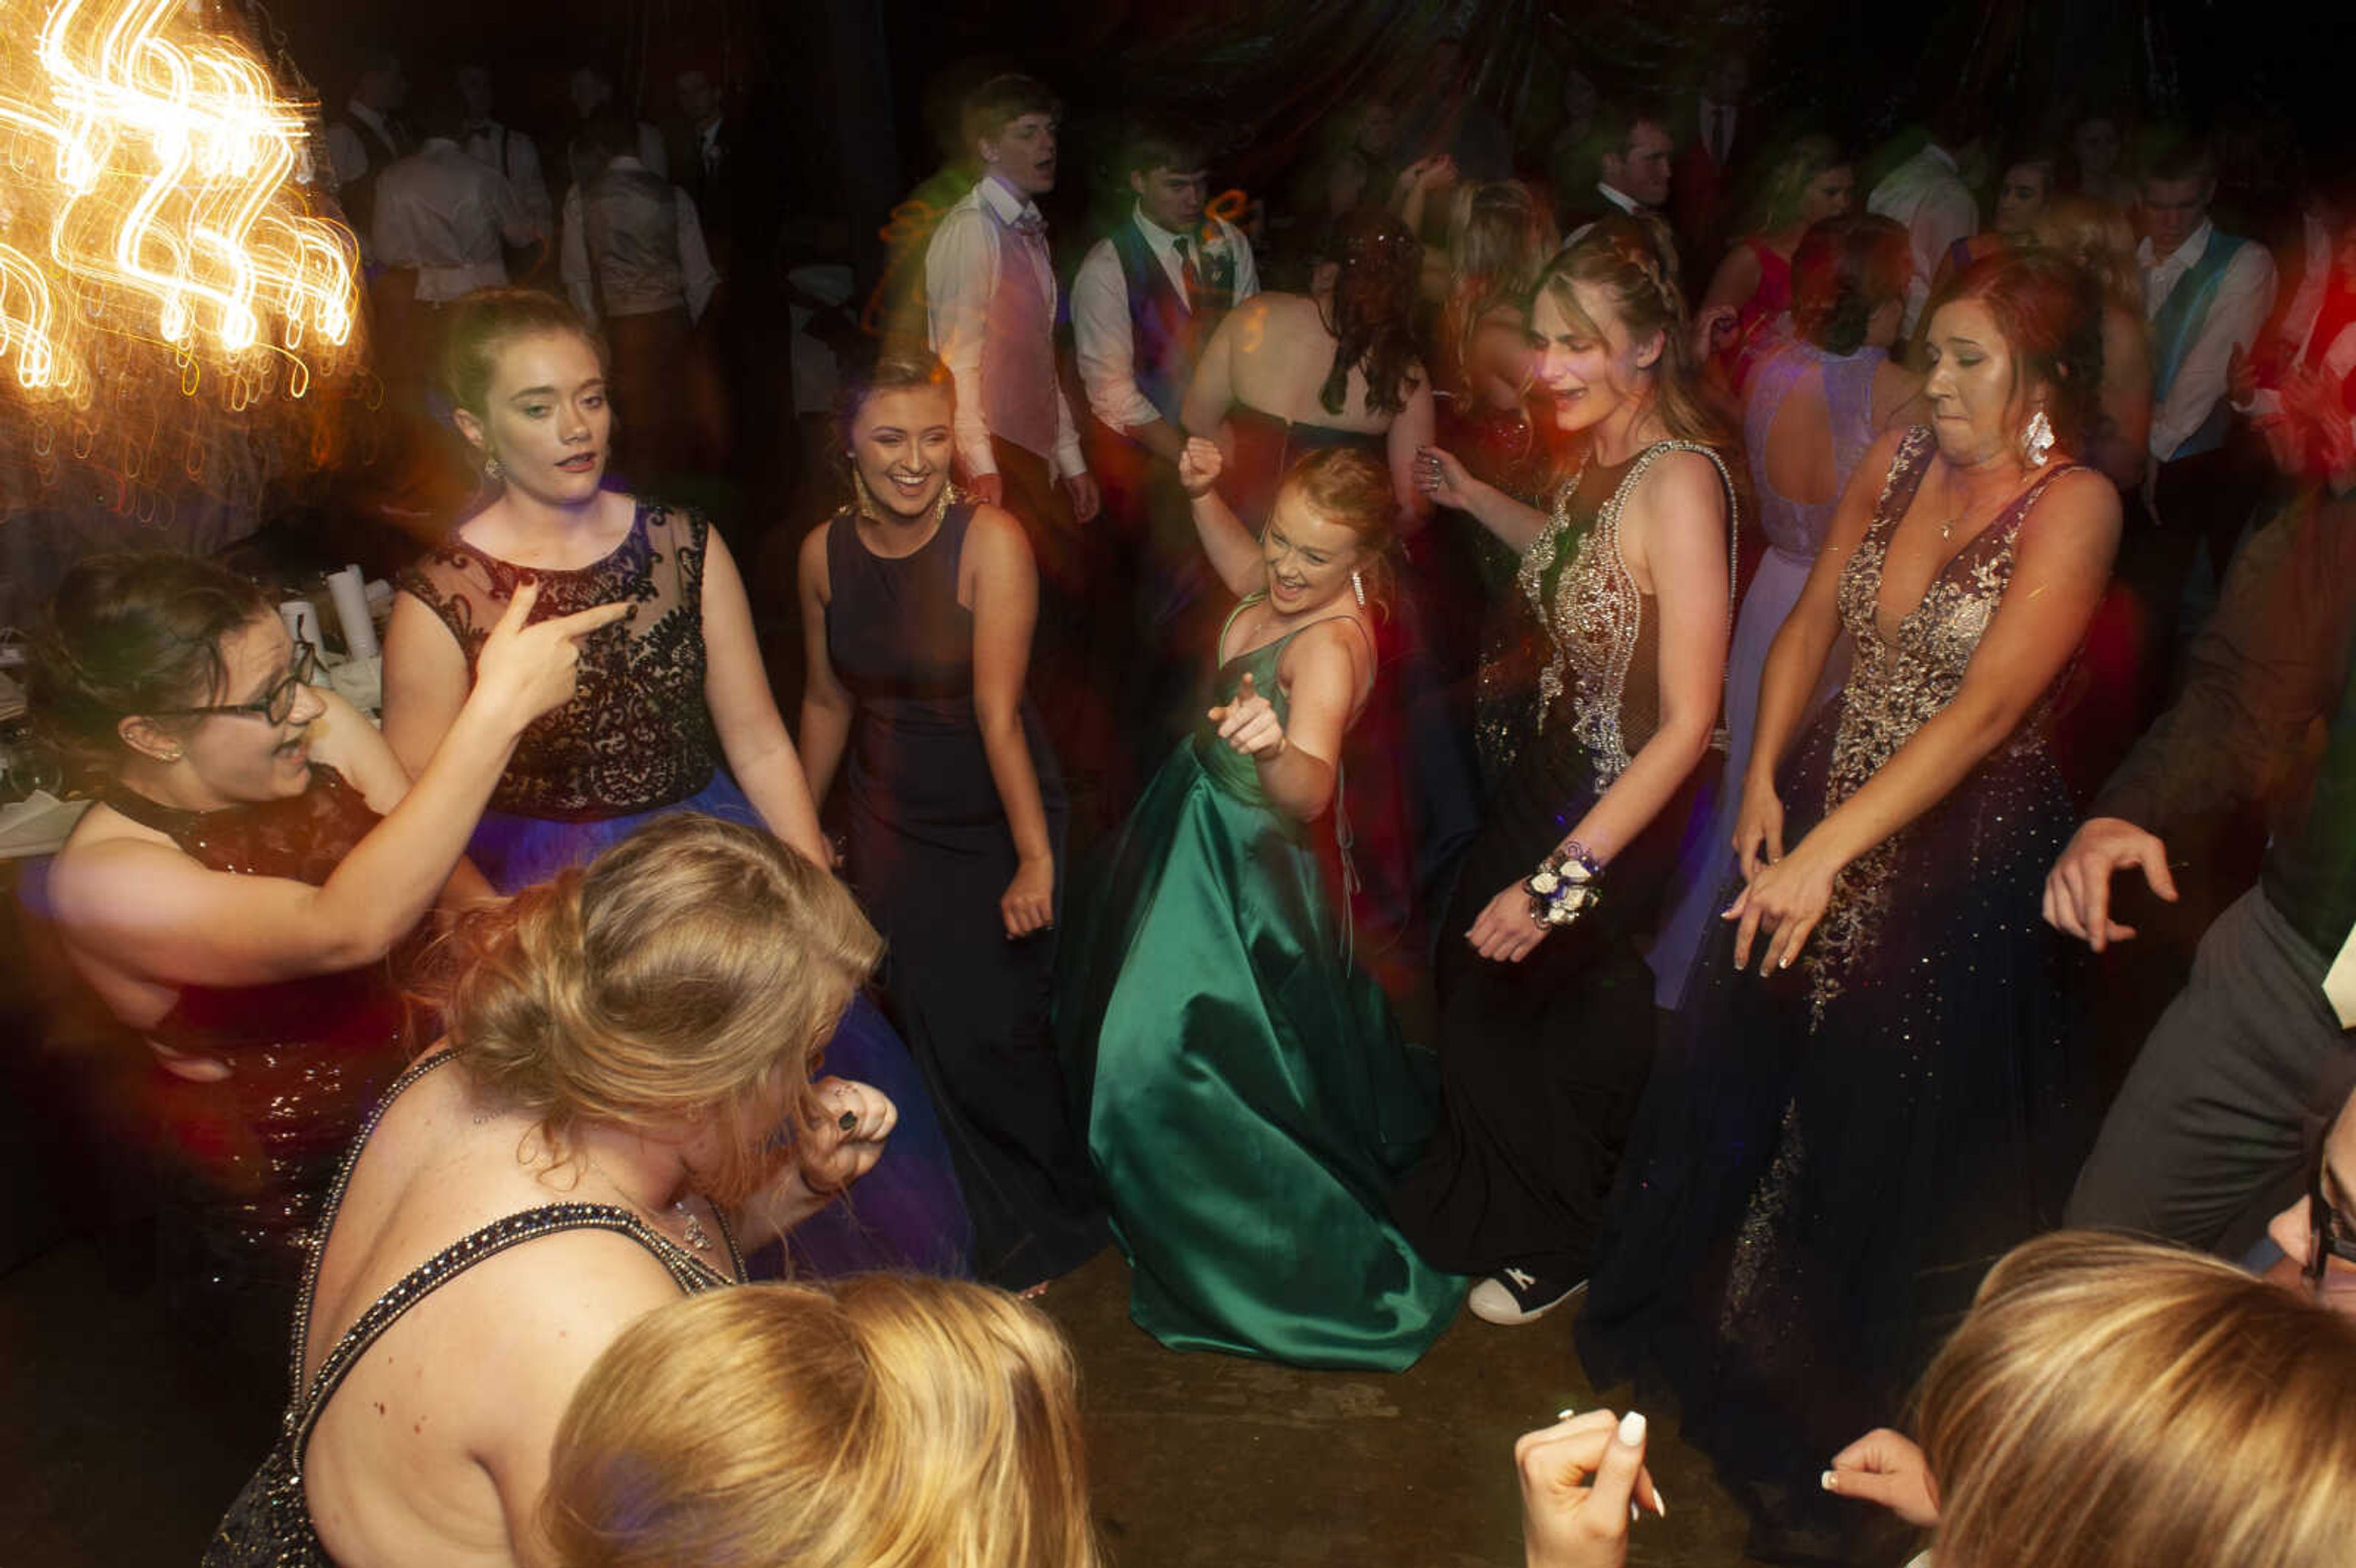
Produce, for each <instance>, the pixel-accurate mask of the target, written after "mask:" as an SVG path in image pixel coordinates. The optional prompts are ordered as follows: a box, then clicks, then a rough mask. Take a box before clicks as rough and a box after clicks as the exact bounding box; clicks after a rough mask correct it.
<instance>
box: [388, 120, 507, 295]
mask: <svg viewBox="0 0 2356 1568" xmlns="http://www.w3.org/2000/svg"><path fill="white" fill-rule="evenodd" d="M369 234H370V241H371V243H370V250H371V251H372V252H373V254H374V256H375V259H376V261H377V262H378V263H379V264H380V265H381V266H386V267H412V268H414V269H416V272H417V297H418V298H419V299H420V300H422V301H423V302H425V303H427V304H446V303H447V302H449V301H451V300H455V299H457V298H459V297H461V296H462V295H465V294H469V293H473V292H474V291H475V290H477V289H496V288H501V287H504V286H505V285H506V283H507V281H508V266H507V257H506V254H505V252H504V251H502V250H501V246H502V245H514V246H517V247H521V246H525V245H529V244H530V243H531V242H532V240H534V239H536V238H537V237H538V231H537V230H536V229H534V228H533V226H532V221H531V215H530V213H528V212H526V211H525V210H524V209H523V203H522V202H520V201H519V200H518V199H517V198H516V193H515V188H514V187H512V186H510V185H509V184H508V182H507V179H506V177H505V176H502V175H500V174H499V172H498V170H496V169H490V168H486V167H484V166H483V165H481V164H479V163H477V162H476V161H475V160H474V159H473V158H470V157H468V156H467V155H466V154H465V153H464V152H463V151H461V150H460V149H459V146H458V144H457V143H455V142H454V141H452V140H451V139H450V138H449V137H447V136H428V137H427V138H426V139H425V144H424V145H423V146H422V147H420V148H419V149H418V150H417V151H416V152H414V153H412V154H411V155H409V156H408V157H405V158H403V159H402V160H401V161H400V162H399V163H397V164H394V165H392V166H391V167H390V168H388V169H386V170H385V171H384V172H383V173H382V174H380V175H379V176H377V177H376V220H375V223H374V225H373V226H372V228H371V229H370V230H369Z"/></svg>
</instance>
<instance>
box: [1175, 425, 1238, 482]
mask: <svg viewBox="0 0 2356 1568" xmlns="http://www.w3.org/2000/svg"><path fill="white" fill-rule="evenodd" d="M1226 465H1227V454H1226V453H1224V452H1221V451H1220V450H1219V443H1217V442H1215V441H1207V440H1205V439H1204V438H1203V437H1202V436H1199V435H1192V436H1188V437H1187V438H1186V444H1185V446H1184V448H1183V450H1181V451H1180V452H1179V453H1178V487H1179V488H1180V489H1182V490H1183V491H1185V492H1186V494H1187V495H1188V496H1207V495H1209V494H1210V493H1211V487H1212V486H1213V485H1216V484H1217V483H1218V482H1219V475H1220V474H1221V473H1222V472H1223V471H1225V469H1226Z"/></svg>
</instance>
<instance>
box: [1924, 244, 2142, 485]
mask: <svg viewBox="0 0 2356 1568" xmlns="http://www.w3.org/2000/svg"><path fill="white" fill-rule="evenodd" d="M1958 300H1977V301H1979V302H1980V303H1981V304H1984V305H1986V306H1987V310H1988V314H1989V315H1992V316H1994V317H1995V318H1996V325H1997V331H1998V332H2001V333H2002V334H2004V341H2005V346H2006V347H2007V349H2008V351H2009V352H2010V354H2011V356H2012V374H2013V390H2014V392H2015V394H2016V395H2026V394H2027V393H2028V391H2029V389H2030V388H2031V387H2033V386H2035V385H2036V384H2038V383H2040V382H2042V383H2043V384H2044V387H2045V395H2046V403H2045V417H2046V418H2047V419H2048V420H2049V421H2051V422H2052V425H2053V434H2054V438H2055V440H2056V441H2058V442H2059V443H2061V447H2062V448H2063V450H2065V451H2068V452H2083V451H2084V450H2085V442H2086V439H2087V437H2088V436H2089V435H2090V434H2091V433H2092V432H2094V429H2095V422H2096V421H2097V420H2098V419H2099V418H2100V416H2101V412H2102V387H2103V299H2102V293H2101V292H2100V290H2099V289H2098V288H2097V287H2096V285H2095V283H2094V279H2093V278H2092V277H2091V276H2090V275H2088V273H2087V272H2086V271H2085V270H2084V269H2083V268H2082V267H2080V266H2078V265H2077V263H2075V262H2073V261H2070V260H2069V259H2068V258H2066V257H2062V256H2058V255H2055V254H2054V253H2052V252H2051V251H1998V252H1997V253H1996V254H1995V255H1992V256H1984V257H1982V258H1981V259H1980V260H1978V261H1975V262H1973V263H1972V264H1971V265H1970V266H1968V267H1966V268H1965V269H1964V270H1963V272H1960V273H1959V274H1957V275H1956V276H1955V277H1954V280H1952V281H1951V282H1950V283H1948V284H1947V286H1946V287H1945V288H1944V289H1943V290H1941V291H1940V293H1939V294H1938V295H1937V297H1935V298H1934V299H1933V300H1932V301H1931V305H1930V308H1929V310H1927V311H1926V312H1924V314H1923V320H1925V321H1926V322H1927V321H1931V320H1933V319H1935V318H1936V316H1937V315H1938V313H1939V312H1940V311H1942V310H1944V309H1945V308H1946V307H1947V306H1948V305H1950V304H1954V303H1955V302H1956V301H1958Z"/></svg>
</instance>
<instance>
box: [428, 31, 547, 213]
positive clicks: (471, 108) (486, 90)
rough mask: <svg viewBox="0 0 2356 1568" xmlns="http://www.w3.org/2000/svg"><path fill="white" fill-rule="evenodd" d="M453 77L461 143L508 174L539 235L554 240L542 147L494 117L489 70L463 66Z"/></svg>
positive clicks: (469, 152)
mask: <svg viewBox="0 0 2356 1568" xmlns="http://www.w3.org/2000/svg"><path fill="white" fill-rule="evenodd" d="M450 80H451V84H452V85H453V86H454V87H455V88H456V89H457V91H458V101H459V102H460V103H461V104H463V105H464V106H465V108H466V126H465V128H464V131H463V133H462V134H461V136H460V138H459V142H458V144H459V145H460V146H461V147H463V148H465V149H466V155H467V156H468V157H471V158H473V159H474V160H475V161H476V162H477V163H479V164H483V165H487V166H488V167H491V168H494V169H497V170H498V172H499V173H500V174H502V175H504V176H507V182H508V184H509V186H510V187H513V188H514V190H515V194H516V199H517V200H518V201H520V202H522V203H523V209H524V211H525V213H526V214H527V215H528V216H530V219H531V221H532V225H533V227H534V228H535V229H537V230H538V231H539V233H540V237H541V239H543V240H553V239H554V237H555V234H556V208H554V207H553V206H552V204H551V203H550V201H549V197H548V179H547V176H545V175H543V174H541V168H540V148H539V147H538V146H536V145H535V144H533V142H532V139H531V138H530V137H529V136H527V135H525V134H524V133H522V132H520V131H518V130H515V129H513V128H512V127H510V126H507V125H503V124H501V123H499V122H498V120H497V119H495V118H493V116H492V114H491V73H490V70H489V69H488V68H487V67H484V66H480V65H462V66H460V67H459V68H458V69H456V70H455V71H454V72H452V73H451V78H450Z"/></svg>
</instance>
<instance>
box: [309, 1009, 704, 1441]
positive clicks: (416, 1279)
mask: <svg viewBox="0 0 2356 1568" xmlns="http://www.w3.org/2000/svg"><path fill="white" fill-rule="evenodd" d="M445 1054H446V1053H445ZM722 1226H723V1235H724V1236H725V1237H726V1239H727V1243H728V1255H729V1260H730V1262H731V1264H734V1267H735V1275H734V1278H723V1277H722V1276H721V1275H720V1273H719V1271H718V1270H716V1269H713V1268H712V1267H711V1265H709V1264H704V1263H702V1262H701V1260H699V1259H695V1258H692V1257H690V1256H689V1255H688V1254H686V1253H683V1252H681V1251H680V1248H679V1246H678V1244H677V1243H673V1242H671V1241H670V1239H669V1237H667V1236H664V1235H662V1234H661V1233H660V1232H657V1231H656V1230H655V1229H654V1228H653V1227H652V1226H650V1225H648V1223H647V1222H646V1221H644V1220H642V1219H640V1218H639V1217H638V1216H637V1215H636V1214H634V1213H632V1212H630V1211H628V1210H626V1209H623V1208H619V1207H617V1206H616V1205H613V1204H610V1203H550V1204H544V1205H542V1206H541V1207H540V1208H537V1209H527V1210H524V1211H522V1212H520V1213H516V1214H509V1215H507V1216H505V1217H503V1218H501V1219H498V1220H494V1221H491V1222H490V1223H489V1224H487V1225H484V1226H482V1227H480V1228H479V1229H477V1230H474V1231H470V1232H467V1233H466V1235H464V1236H461V1237H460V1238H459V1239H458V1240H457V1241H455V1242H453V1243H451V1244H450V1245H448V1246H446V1247H444V1248H443V1249H442V1250H441V1251H440V1252H438V1253H434V1255H433V1256H432V1257H430V1258H428V1259H426V1260H425V1261H424V1262H423V1263H422V1264H418V1265H417V1266H416V1267H415V1268H413V1269H412V1270H410V1271H409V1273H407V1274H406V1275H402V1278H401V1280H400V1282H399V1283H398V1284H396V1285H393V1287H392V1288H391V1290H388V1291H386V1292H385V1293H384V1294H383V1295H382V1296H378V1297H377V1298H376V1299H375V1300H374V1301H372V1302H370V1303H369V1307H368V1310H367V1311H365V1312H363V1313H361V1314H360V1315H359V1318H358V1319H357V1320H355V1321H354V1322H353V1324H352V1326H351V1327H350V1328H348V1329H346V1330H345V1331H344V1336H343V1338H342V1339H337V1341H336V1343H335V1344H334V1345H333V1346H332V1347H331V1348H330V1349H328V1351H327V1354H326V1355H325V1356H323V1357H321V1358H320V1359H319V1371H318V1373H317V1375H316V1377H314V1378H313V1379H312V1382H311V1387H310V1389H309V1391H308V1392H306V1393H305V1395H304V1396H303V1398H302V1400H301V1401H300V1403H298V1404H297V1406H296V1407H295V1408H296V1414H295V1420H294V1424H293V1429H292V1435H293V1438H294V1461H295V1471H296V1473H297V1474H299V1473H300V1472H301V1470H302V1467H303V1453H304V1450H305V1448H306V1447H308V1446H309V1444H310V1440H311V1429H312V1428H313V1427H314V1426H316V1424H318V1420H319V1416H320V1414H321V1413H323V1412H324V1411H326V1409H327V1402H328V1401H329V1400H331V1399H333V1398H335V1396H336V1391H337V1389H339V1388H341V1387H342V1386H343V1382H344V1379H345V1378H346V1377H347V1376H348V1374H349V1373H350V1371H351V1370H352V1368H353V1366H354V1365H355V1364H357V1363H358V1362H359V1359H360V1357H361V1356H363V1355H364V1354H366V1353H367V1351H368V1349H369V1346H371V1345H373V1344H375V1343H376V1342H377V1340H378V1339H381V1338H383V1336H384V1333H385V1331H386V1330H387V1329H389V1328H391V1327H392V1326H393V1325H394V1324H395V1323H398V1322H400V1321H401V1319H402V1317H403V1316H404V1315H405V1314H406V1313H407V1312H408V1311H409V1309H410V1308H411V1307H414V1306H416V1305H417V1304H418V1303H419V1302H421V1301H423V1300H424V1299H425V1298H426V1297H427V1296H431V1295H433V1294H434V1292H435V1291H436V1290H439V1289H440V1288H441V1287H442V1286H444V1285H447V1284H449V1283H450V1281H452V1280H454V1279H455V1278H457V1277H458V1275H462V1274H464V1273H466V1271H467V1270H468V1269H470V1268H473V1267H474V1266H475V1265H476V1264H479V1263H482V1262H484V1261H485V1260H486V1259H488V1258H494V1257H497V1256H498V1254H499V1253H503V1252H506V1251H507V1250H508V1249H509V1248H510V1247H515V1246H519V1245H521V1244H522V1243H525V1242H530V1241H536V1240H538V1239H539V1238H540V1237H541V1236H546V1235H552V1234H553V1233H555V1232H559V1231H583V1230H599V1231H611V1232H616V1233H617V1234H620V1235H626V1236H627V1237H629V1238H630V1239H631V1240H632V1241H634V1242H636V1243H638V1245H640V1246H641V1247H644V1248H645V1249H646V1250H647V1251H648V1253H652V1254H653V1255H654V1259H655V1261H656V1262H657V1263H659V1264H661V1265H662V1266H663V1271H664V1272H665V1273H666V1274H668V1275H670V1277H671V1280H672V1282H673V1283H674V1284H676V1285H679V1287H680V1291H681V1293H682V1294H688V1293H692V1292H694V1291H698V1290H704V1289H710V1288H712V1287H713V1286H716V1285H732V1284H735V1283H738V1282H739V1281H741V1280H742V1279H743V1277H744V1264H743V1263H742V1260H740V1259H739V1258H738V1257H737V1255H736V1240H735V1236H734V1233H733V1232H729V1231H727V1229H726V1222H725V1221H723V1222H722ZM322 1250H324V1249H322ZM296 1353H297V1354H298V1355H299V1354H300V1353H301V1352H300V1349H299V1347H298V1349H297V1351H296ZM298 1375H299V1372H298Z"/></svg>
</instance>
